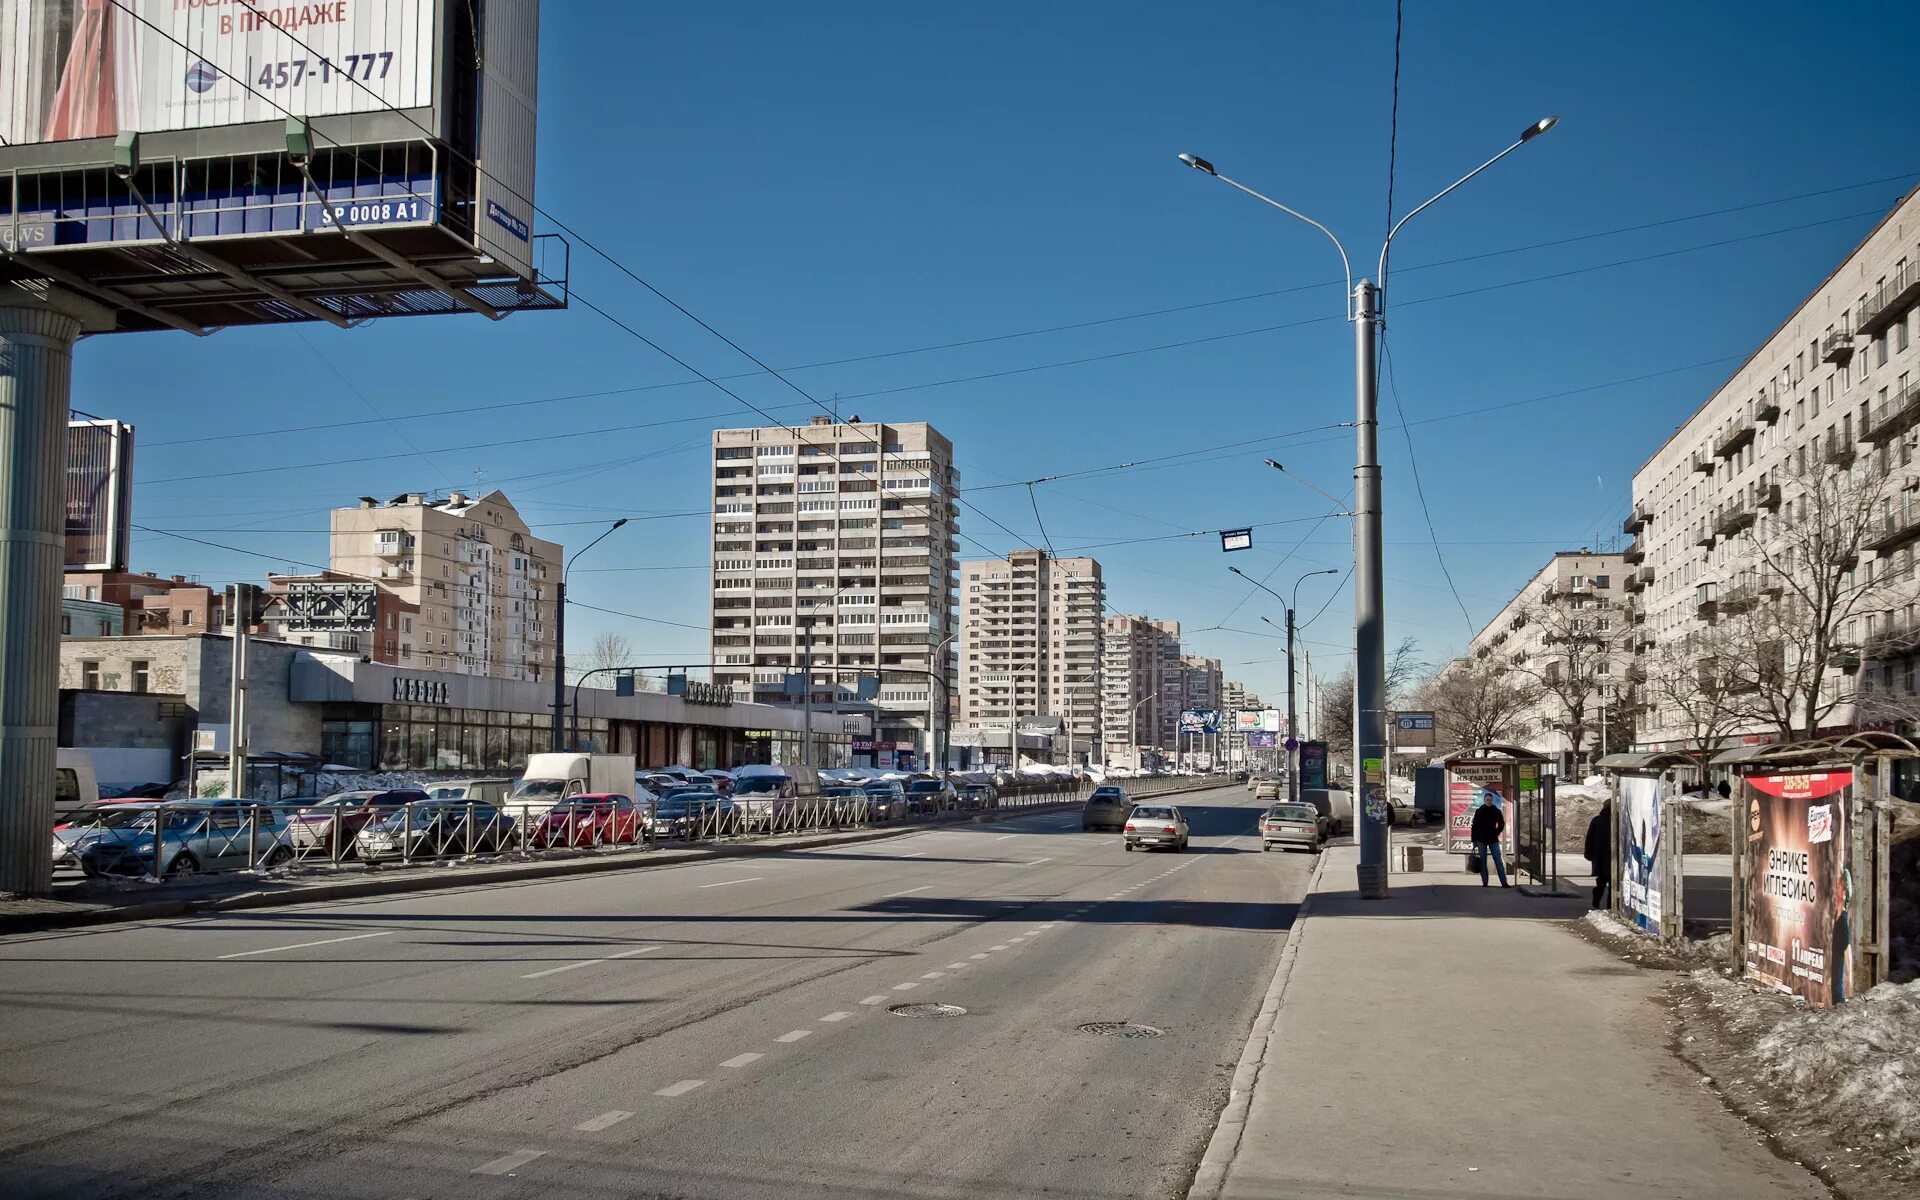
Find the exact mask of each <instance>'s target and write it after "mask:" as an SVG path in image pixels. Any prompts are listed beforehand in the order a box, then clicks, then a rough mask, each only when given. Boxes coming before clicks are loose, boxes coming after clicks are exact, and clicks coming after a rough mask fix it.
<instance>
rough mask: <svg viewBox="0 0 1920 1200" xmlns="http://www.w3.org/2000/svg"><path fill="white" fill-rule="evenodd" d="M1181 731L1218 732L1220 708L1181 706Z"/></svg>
mask: <svg viewBox="0 0 1920 1200" xmlns="http://www.w3.org/2000/svg"><path fill="white" fill-rule="evenodd" d="M1180 732H1181V733H1219V732H1220V710H1219V709H1217V708H1183V709H1181V710H1180Z"/></svg>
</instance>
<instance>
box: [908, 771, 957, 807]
mask: <svg viewBox="0 0 1920 1200" xmlns="http://www.w3.org/2000/svg"><path fill="white" fill-rule="evenodd" d="M959 806H960V794H959V793H958V792H956V791H954V790H953V785H952V784H951V783H948V782H947V781H946V780H944V779H916V780H914V781H913V782H912V783H909V784H908V785H907V809H908V811H910V812H917V813H926V814H929V815H932V814H935V813H943V812H952V811H953V810H954V809H955V808H958V807H959Z"/></svg>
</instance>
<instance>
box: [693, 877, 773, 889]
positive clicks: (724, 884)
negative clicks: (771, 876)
mask: <svg viewBox="0 0 1920 1200" xmlns="http://www.w3.org/2000/svg"><path fill="white" fill-rule="evenodd" d="M765 878H766V876H765V875H749V876H747V877H746V878H745V879H722V880H721V881H720V882H719V883H703V884H701V885H700V886H701V887H703V888H717V887H732V886H733V885H734V884H736V883H758V882H760V881H761V880H762V879H765Z"/></svg>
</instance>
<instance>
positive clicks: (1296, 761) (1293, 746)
mask: <svg viewBox="0 0 1920 1200" xmlns="http://www.w3.org/2000/svg"><path fill="white" fill-rule="evenodd" d="M1282 749H1284V750H1285V751H1286V752H1287V799H1289V800H1292V801H1295V802H1298V801H1299V799H1300V726H1299V724H1298V723H1297V722H1296V721H1295V720H1294V715H1293V609H1291V608H1289V609H1287V740H1286V745H1285V746H1283V747H1282Z"/></svg>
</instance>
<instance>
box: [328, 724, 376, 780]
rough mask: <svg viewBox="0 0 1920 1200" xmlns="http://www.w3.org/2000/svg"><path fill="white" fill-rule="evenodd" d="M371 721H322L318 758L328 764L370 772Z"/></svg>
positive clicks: (371, 749)
mask: <svg viewBox="0 0 1920 1200" xmlns="http://www.w3.org/2000/svg"><path fill="white" fill-rule="evenodd" d="M373 729H374V725H373V722H372V721H322V722H321V723H320V757H321V758H322V759H323V760H325V761H326V762H329V763H339V764H340V765H341V766H346V767H358V768H359V769H360V770H362V771H371V770H372V769H373V766H374V756H373V755H374V744H373Z"/></svg>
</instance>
